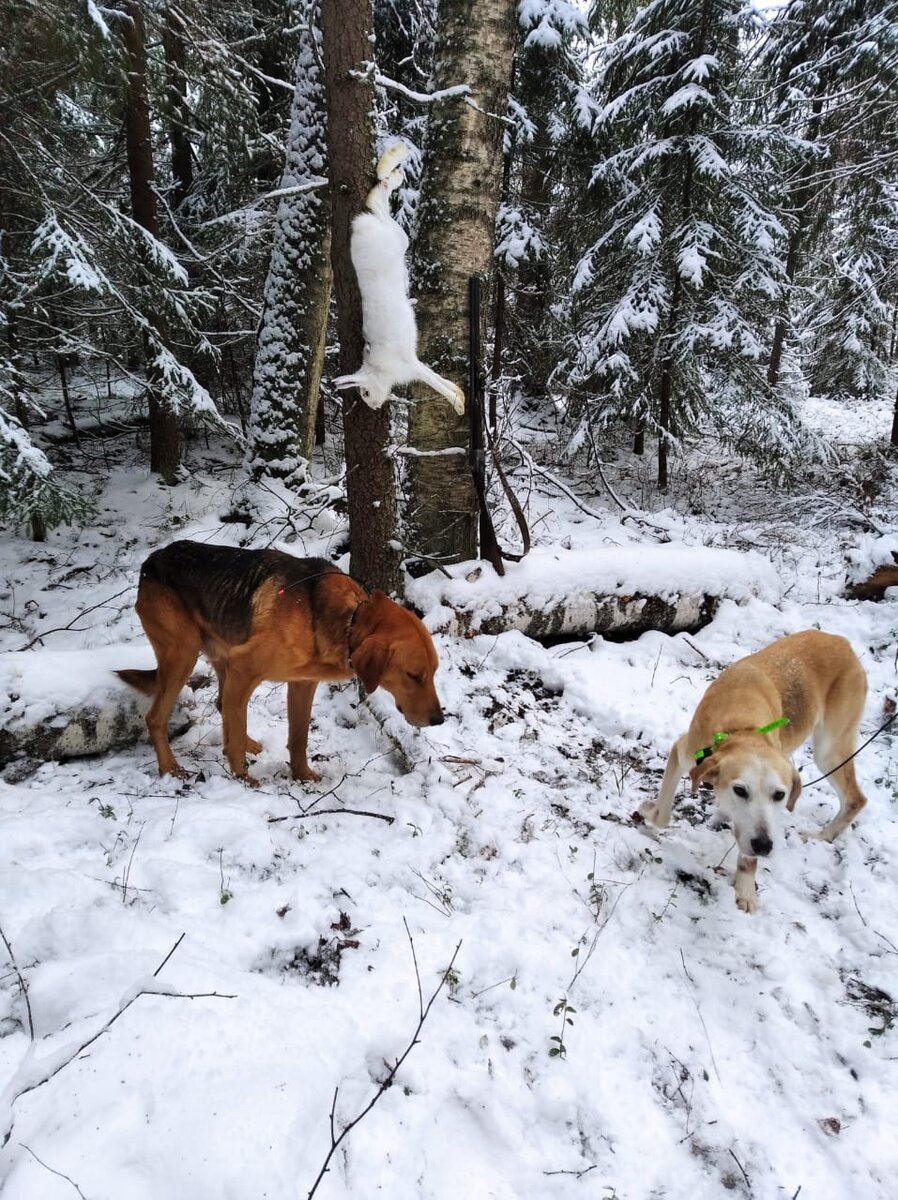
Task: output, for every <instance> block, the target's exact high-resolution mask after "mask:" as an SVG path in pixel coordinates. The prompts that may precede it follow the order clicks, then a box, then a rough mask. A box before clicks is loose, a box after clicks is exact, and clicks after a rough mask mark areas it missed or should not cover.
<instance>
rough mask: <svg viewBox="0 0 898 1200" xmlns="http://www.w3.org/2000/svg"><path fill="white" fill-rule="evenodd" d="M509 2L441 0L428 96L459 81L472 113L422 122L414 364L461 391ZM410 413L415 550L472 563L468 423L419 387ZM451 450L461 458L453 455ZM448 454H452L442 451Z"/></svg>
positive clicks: (453, 109) (487, 219) (507, 50)
mask: <svg viewBox="0 0 898 1200" xmlns="http://www.w3.org/2000/svg"><path fill="white" fill-rule="evenodd" d="M516 7H517V6H516V4H515V3H514V2H513V0H441V3H440V6H439V25H438V29H439V35H438V36H439V41H438V45H437V51H436V68H435V71H434V80H433V86H434V90H440V89H442V88H445V87H449V86H452V85H454V84H459V83H466V84H468V85H469V87H470V88H471V96H470V98H469V99H470V101H471V102H470V103H465V102H462V101H452V102H450V103H445V104H441V105H440V106H439V108H438V109H435V110H434V113H433V115H432V116H431V119H430V125H429V128H428V135H427V139H426V142H425V159H424V177H423V180H422V185H421V207H420V212H419V223H418V236H417V241H416V244H415V287H414V291H415V294H416V296H417V320H418V331H419V337H418V342H419V349H418V354H419V357H420V358H421V359H422V360H423V361H424V362H426V363H427V364H428V365H429V366H432V367H433V368H434V369H435V370H437V371H438V372H439V373H440V374H441V375H444V376H447V377H448V378H450V379H454V380H455V381H456V382H458V383H460V384H463V383H464V381H465V379H466V376H467V360H468V320H467V303H466V297H467V294H468V279H469V277H470V276H471V275H481V276H482V277H483V279H484V280H489V279H491V278H492V274H493V242H494V236H495V225H496V210H497V207H498V203H499V193H500V188H501V184H502V135H503V132H504V125H503V121H502V117H503V116H504V114H505V109H506V102H507V97H508V81H509V79H510V78H511V63H512V56H513V53H514V36H515V24H514V22H515V10H516ZM412 395H413V396H414V398H415V399H416V400H418V401H419V403H417V404H413V405H412V408H411V412H410V415H409V441H410V442H411V444H412V446H413V447H414V448H415V449H417V450H420V451H423V452H424V453H423V454H421V455H415V456H412V457H411V458H410V459H409V470H408V488H409V505H408V525H409V529H410V531H411V537H412V541H413V545H414V547H415V549H416V550H418V551H420V552H422V553H423V554H425V555H427V556H429V557H432V558H438V559H444V560H447V561H458V560H465V559H470V558H474V557H476V555H477V525H478V522H477V497H476V492H475V489H474V482H473V475H472V473H471V464H470V462H469V456H468V451H469V448H470V447H469V441H470V434H469V424H468V416H467V414H466V415H465V416H463V417H458V416H457V415H456V414H455V412H454V411H453V410H452V409H451V408H450V407H449V405H447V404H446V403H444V402H443V401H442V400H438V399H437V398H436V397H435V396H434V395H433V393H432V392H429V391H428V390H427V389H426V388H424V387H423V386H421V385H416V386H415V387H414V388H413V389H412ZM454 448H458V449H459V450H460V451H461V452H460V453H452V452H451V451H452V450H453V449H454ZM446 450H449V451H450V452H449V453H440V452H441V451H446Z"/></svg>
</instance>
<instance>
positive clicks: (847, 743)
mask: <svg viewBox="0 0 898 1200" xmlns="http://www.w3.org/2000/svg"><path fill="white" fill-rule="evenodd" d="M855 730H856V727H852V728H850V729H847V730H838V731H836V732H835V734H833V731H832V730H830V729H827V728H826V727H825V726H824V727H823V728H820V727H818V729H817V730H815V732H814V761H815V763H816V764H817V766H818V768H819V769H820V772H821V774H823V775H827V774H828V773H829V772H830V771H832V772H833V773H832V775H830V776H829V781H830V783H831V784H832V785H833V788H834V789H835V791H836V794H837V795H838V797H839V811H838V812H837V813H836V815H835V816H834V817H833V819H832V820H831V821H830V822H829V824H828V825H825V826H824V827H823V829H821V830H819V831H818V832H817V833H807V834H803V835H802V836H803V838H804V840H805V841H808V840H811V839H813V840H814V841H821V842H832V841H834V840H835V839H836V838H837V837H838V836H839V834H840V833H841V832H842V830H843V829H845V828H847V826H849V825H850V824H851V822H852V821H853V820H854V819H855V817H857V815H858V813H859V812H860V811H861V809H862V808H863V807H864V805H865V804H866V803H867V797H866V796H865V795H864V793H863V792H862V791H861V789H860V787H859V785H858V782H857V776H856V775H855V772H854V763H853V762H845V759H847V758H849V757H850V756H851V755H852V754H854V752H855V750H856V748H857V734H856V732H855ZM839 763H843V764H844V765H843V766H839ZM835 767H838V770H834V769H833V768H835Z"/></svg>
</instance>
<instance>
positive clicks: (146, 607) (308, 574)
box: [117, 541, 443, 785]
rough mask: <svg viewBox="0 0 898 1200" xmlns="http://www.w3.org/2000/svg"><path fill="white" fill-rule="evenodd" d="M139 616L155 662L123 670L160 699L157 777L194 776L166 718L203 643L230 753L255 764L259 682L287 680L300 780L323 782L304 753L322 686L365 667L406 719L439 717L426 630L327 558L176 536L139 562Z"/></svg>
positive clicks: (238, 762)
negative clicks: (251, 729)
mask: <svg viewBox="0 0 898 1200" xmlns="http://www.w3.org/2000/svg"><path fill="white" fill-rule="evenodd" d="M137 615H138V617H139V618H140V622H141V624H142V625H143V628H144V631H145V632H146V635H147V637H148V638H149V639H150V642H151V644H152V646H153V649H154V650H155V652H156V662H157V664H158V665H157V668H156V670H155V671H118V672H117V674H118V675H119V676H120V678H121V679H123V680H124V681H125V683H127V684H130V685H131V686H132V687H134V688H137V690H138V691H141V692H144V693H145V694H146V695H149V696H152V697H153V703H152V704H151V705H150V709H149V712H148V713H147V718H146V720H147V729H148V730H149V733H150V739H151V741H152V743H153V748H154V749H155V751H156V759H157V761H158V763H159V774H160V775H167V774H172V775H176V776H178V778H181V779H183V778H186V777H187V775H188V772H187V771H185V770H184V768H183V767H182V766H180V765H179V763H178V762H177V760H176V758H175V756H174V754H173V753H172V749H171V744H170V742H169V740H168V720H169V716H170V715H171V710H172V708H173V706H174V703H175V700H176V699H177V696H178V693H179V692H180V690H181V688H182V687H183V686H184V684H185V683H186V682H187V679H188V676H189V675H190V672H191V671H192V670H193V667H194V664H195V663H196V660H197V658H198V656H199V653H200V651H202V652H203V654H205V656H206V658H207V659H208V660H209V662H210V663H211V664H212V666H213V667H214V668H215V673H216V674H217V676H218V707H219V709H220V711H221V719H222V727H223V741H224V752H225V757H226V758H227V760H228V763H229V765H230V767H231V770H232V771H233V772H234V774H235V775H237V776H239V777H240V778H242V779H245V780H246V781H247V782H248V783H250V784H252V785H255V784H256V780H254V779H253V778H252V776H250V775H249V774H248V773H247V769H246V755H247V752H249V753H251V754H257V753H258V752H259V750H260V749H261V746H260V745H259V743H258V742H256V741H254V740H253V739H252V738H249V737H247V733H246V707H247V704H248V703H249V698H250V696H251V695H252V693H253V692H254V691H255V689H256V688H257V687H258V685H259V684H260V683H262V682H263V681H264V680H269V681H271V682H274V683H286V684H287V722H288V730H289V733H288V741H287V748H288V750H289V753H290V767H291V770H292V772H293V778H294V779H310V780H314V779H319V778H320V776H319V775H318V774H316V772H315V771H313V770H312V768H311V767H310V766H309V760H308V757H307V749H308V740H309V721H310V718H311V713H312V700H313V698H314V695H315V688H316V687H317V686H318V684H319V683H320V682H322V681H323V680H342V679H351V678H352V677H353V675H357V676H358V677H359V679H361V681H362V683H363V684H364V686H365V689H366V691H369V692H373V691H374V690H375V689H376V688H378V687H383V688H386V690H387V691H388V692H389V693H390V694H391V695H392V697H393V699H394V700H395V701H396V705H397V707H398V709H399V711H400V712H401V713H402V715H403V716H404V717H405V719H406V720H407V721H408V722H409V724H410V725H417V726H422V725H441V724H442V722H443V710H442V708H441V707H440V701H439V698H438V697H437V693H436V689H435V687H434V682H433V677H434V672H435V671H436V669H437V666H438V659H437V653H436V650H435V649H434V646H433V642H432V640H431V637H430V634H429V633H428V632H427V629H426V628H425V627H424V625H423V624H422V622H421V621H420V620H419V619H418V617H416V616H415V614H414V613H411V612H409V611H408V610H407V609H404V608H402V607H401V606H400V605H398V604H396V603H395V602H394V601H392V600H391V599H390V598H389V596H387V595H386V594H385V593H384V592H377V591H376V592H372V593H371V594H370V595H369V594H368V593H367V592H366V591H365V589H364V588H363V587H361V585H360V584H358V583H356V582H355V580H354V579H351V578H350V577H349V576H348V575H346V574H344V572H343V571H341V570H340V569H339V568H338V567H335V566H334V564H333V563H331V562H328V561H327V559H323V558H293V557H292V555H289V554H283V553H281V552H280V551H279V550H237V549H232V548H231V547H229V546H211V545H204V544H203V543H200V542H188V541H181V542H173V543H172V544H171V545H170V546H166V547H164V548H163V549H161V550H155V551H154V552H153V553H152V554H151V555H150V556H149V558H148V559H147V560H146V561H145V562H144V564H143V566H142V567H141V570H140V584H139V587H138V591H137Z"/></svg>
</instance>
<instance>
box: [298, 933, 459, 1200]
mask: <svg viewBox="0 0 898 1200" xmlns="http://www.w3.org/2000/svg"><path fill="white" fill-rule="evenodd" d="M403 924H404V925H405V932H406V934H407V935H408V941H409V945H410V946H411V950H412V961H413V962H414V964H415V982H416V984H417V987H418V1024H417V1025H416V1026H415V1032H414V1033H413V1034H412V1036H411V1039H410V1041H409V1043H408V1045H407V1046H406V1047H405V1049H404V1050H403V1052H402V1054H400V1056H399V1057H398V1058H397V1059H396V1062H395V1063H394V1064H393V1066H392V1067H390V1068H389V1070H388V1071H387V1073H386V1075H385V1076H384V1078H383V1079H382V1080H381V1082H380V1084H379V1085H378V1088H377V1091H376V1092H375V1093H374V1095H373V1096H372V1097H371V1099H370V1100H369V1101H368V1103H367V1104H366V1105H365V1107H364V1108H363V1109H362V1110H361V1111H360V1112H359V1113H357V1114H356V1116H354V1117H353V1118H352V1120H351V1121H349V1122H348V1123H347V1124H346V1125H344V1126H343V1128H342V1130H341V1131H340V1132H339V1133H337V1130H336V1111H337V1094H338V1093H339V1090H340V1089H339V1088H338V1087H337V1088H334V1098H333V1101H332V1102H331V1110H330V1134H331V1145H330V1149H329V1150H328V1152H327V1154H326V1156H325V1159H324V1162H323V1163H322V1164H321V1170H320V1171H319V1172H318V1175H317V1176H316V1178H315V1182H314V1183H313V1184H312V1187H311V1189H310V1190H309V1193H308V1195H307V1197H306V1200H312V1197H313V1196H314V1195H315V1193H316V1192H317V1191H318V1187H319V1185H320V1183H321V1181H322V1179H323V1178H324V1176H325V1175H326V1174H327V1172H328V1170H329V1169H330V1161H331V1159H332V1158H333V1156H334V1154H335V1153H336V1152H337V1150H338V1149H339V1147H340V1145H341V1144H342V1142H343V1141H344V1140H345V1138H346V1137H347V1136H348V1135H349V1134H350V1133H351V1132H352V1131H353V1129H355V1127H356V1125H358V1124H359V1122H360V1121H363V1120H364V1119H365V1117H367V1115H368V1113H369V1112H370V1111H371V1109H372V1108H373V1107H374V1106H375V1104H376V1103H377V1102H378V1100H379V1099H380V1098H381V1096H382V1095H383V1094H384V1092H386V1091H387V1090H388V1089H389V1088H390V1087H391V1086H392V1084H393V1080H394V1079H395V1078H396V1076H397V1074H398V1073H399V1069H400V1068H401V1066H402V1064H403V1063H404V1062H405V1060H406V1059H407V1058H408V1056H409V1055H410V1054H411V1052H412V1050H413V1049H414V1048H415V1046H417V1044H418V1037H419V1035H420V1033H421V1029H422V1027H423V1025H424V1022H425V1021H426V1020H427V1017H428V1014H429V1013H430V1010H431V1008H432V1007H433V1002H434V1001H435V1000H436V998H437V996H438V995H439V994H440V992H441V991H442V990H443V987H444V986H445V984H446V981H447V979H449V977H450V975H451V974H452V968H453V967H454V966H455V960H456V958H457V957H458V952H459V950H461V942H459V943H458V945H457V946H456V947H455V950H454V951H453V954H452V958H451V959H450V960H449V966H448V967H447V968H446V970H445V971H444V972H443V974H442V975H441V976H440V982H439V983H438V984H437V986H436V990H435V991H434V993H433V994H432V995H431V997H430V999H429V1000H428V1001H427V1003H426V1004H425V1003H424V994H423V992H422V991H421V973H420V971H419V970H418V957H417V955H416V953H415V942H414V939H413V937H412V935H411V932H410V931H409V927H408V923H407V922H406V921H405V918H403Z"/></svg>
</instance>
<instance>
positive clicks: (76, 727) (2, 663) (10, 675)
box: [0, 646, 192, 782]
mask: <svg viewBox="0 0 898 1200" xmlns="http://www.w3.org/2000/svg"><path fill="white" fill-rule="evenodd" d="M152 666H153V657H152V651H151V650H149V648H148V647H143V646H141V647H134V646H106V647H103V648H102V649H95V650H61V651H59V650H43V649H38V650H20V651H15V652H12V653H6V654H0V767H5V770H4V778H5V779H6V781H7V782H15V781H16V780H17V779H21V778H24V777H25V776H27V775H28V774H29V773H30V772H31V771H32V770H33V769H34V767H35V765H36V764H38V763H41V762H48V761H54V760H60V759H66V758H82V757H86V756H88V755H92V754H105V753H107V752H109V751H111V750H122V749H124V748H126V747H128V746H133V745H135V744H136V743H137V742H138V741H140V740H141V739H142V738H143V737H145V736H146V724H145V721H144V716H145V714H146V710H147V708H148V706H149V700H148V699H147V698H146V697H144V696H140V695H138V694H137V693H136V692H134V691H132V690H131V689H130V688H128V687H126V686H125V685H124V684H123V683H122V682H121V681H120V680H119V679H117V678H116V677H115V675H113V670H114V669H115V668H117V667H144V668H150V667H152ZM172 721H173V725H172V732H173V733H174V732H178V733H181V732H183V731H184V730H185V729H188V728H189V727H190V725H191V723H192V717H191V715H190V713H189V712H188V711H187V710H186V709H185V708H184V707H183V706H180V705H179V706H178V707H176V710H175V713H174V714H173V717H172Z"/></svg>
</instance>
